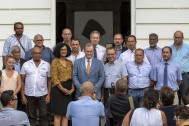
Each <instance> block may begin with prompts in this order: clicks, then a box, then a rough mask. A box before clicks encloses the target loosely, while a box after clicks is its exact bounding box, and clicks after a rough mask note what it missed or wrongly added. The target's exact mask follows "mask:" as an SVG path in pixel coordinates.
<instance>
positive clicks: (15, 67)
mask: <svg viewBox="0 0 189 126" xmlns="http://www.w3.org/2000/svg"><path fill="white" fill-rule="evenodd" d="M14 70H15V71H17V72H18V73H20V59H19V60H18V63H17V62H16V61H14Z"/></svg>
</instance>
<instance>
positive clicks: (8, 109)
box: [0, 90, 30, 126]
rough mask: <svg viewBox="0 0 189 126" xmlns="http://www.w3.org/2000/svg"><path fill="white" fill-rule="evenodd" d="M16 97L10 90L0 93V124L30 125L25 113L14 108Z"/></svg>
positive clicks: (1, 125) (12, 125)
mask: <svg viewBox="0 0 189 126" xmlns="http://www.w3.org/2000/svg"><path fill="white" fill-rule="evenodd" d="M15 100H17V98H16V96H14V92H13V91H12V90H7V91H4V92H3V93H2V94H1V103H2V105H3V109H2V111H1V112H0V126H30V123H29V120H28V117H27V115H26V113H24V112H22V111H18V110H14V106H15V103H16V101H15Z"/></svg>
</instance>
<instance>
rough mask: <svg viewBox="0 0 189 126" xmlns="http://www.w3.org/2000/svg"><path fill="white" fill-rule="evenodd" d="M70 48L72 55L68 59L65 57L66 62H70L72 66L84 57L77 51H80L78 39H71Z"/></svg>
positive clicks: (83, 54)
mask: <svg viewBox="0 0 189 126" xmlns="http://www.w3.org/2000/svg"><path fill="white" fill-rule="evenodd" d="M71 48H72V53H71V55H70V56H69V57H67V59H68V60H71V61H72V63H73V64H74V62H75V60H77V59H80V58H82V57H84V56H85V53H83V52H81V51H79V49H80V42H79V40H78V39H72V41H71Z"/></svg>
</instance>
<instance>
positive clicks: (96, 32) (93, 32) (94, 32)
mask: <svg viewBox="0 0 189 126" xmlns="http://www.w3.org/2000/svg"><path fill="white" fill-rule="evenodd" d="M92 34H98V35H99V37H100V32H98V31H92V32H91V34H90V37H91V35H92Z"/></svg>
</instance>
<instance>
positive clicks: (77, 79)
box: [72, 57, 104, 99]
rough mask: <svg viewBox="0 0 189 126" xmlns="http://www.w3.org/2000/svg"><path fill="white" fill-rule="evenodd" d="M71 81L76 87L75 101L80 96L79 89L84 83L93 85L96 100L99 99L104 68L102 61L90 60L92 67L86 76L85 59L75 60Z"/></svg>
mask: <svg viewBox="0 0 189 126" xmlns="http://www.w3.org/2000/svg"><path fill="white" fill-rule="evenodd" d="M72 81H73V83H74V85H75V87H76V93H75V98H76V99H77V98H78V97H79V96H81V94H80V89H81V87H82V84H83V83H84V82H86V81H90V82H91V83H93V85H94V90H95V93H96V96H97V99H101V85H102V84H103V82H104V66H103V63H102V61H100V60H98V59H96V58H92V65H91V67H90V73H89V75H88V74H87V69H86V66H85V57H83V58H80V59H78V60H76V61H75V63H74V67H73V73H72Z"/></svg>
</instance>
